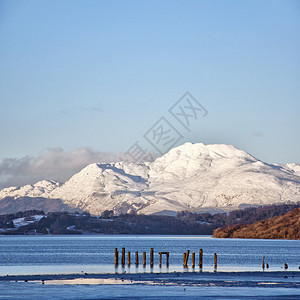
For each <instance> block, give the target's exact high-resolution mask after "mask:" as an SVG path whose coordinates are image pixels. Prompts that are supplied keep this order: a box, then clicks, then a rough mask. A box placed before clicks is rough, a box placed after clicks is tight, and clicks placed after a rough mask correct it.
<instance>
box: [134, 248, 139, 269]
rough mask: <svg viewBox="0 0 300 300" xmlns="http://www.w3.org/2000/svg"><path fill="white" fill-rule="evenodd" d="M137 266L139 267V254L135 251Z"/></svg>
mask: <svg viewBox="0 0 300 300" xmlns="http://www.w3.org/2000/svg"><path fill="white" fill-rule="evenodd" d="M135 264H136V265H137V266H138V265H139V252H138V251H135Z"/></svg>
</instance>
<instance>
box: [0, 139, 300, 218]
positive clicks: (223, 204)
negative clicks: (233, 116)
mask: <svg viewBox="0 0 300 300" xmlns="http://www.w3.org/2000/svg"><path fill="white" fill-rule="evenodd" d="M299 169H300V165H298V164H288V165H277V164H268V163H265V162H262V161H260V160H258V159H256V158H255V157H253V156H251V155H250V154H248V153H247V152H245V151H242V150H240V149H237V148H235V147H234V146H232V145H224V144H213V145H204V144H202V143H197V144H191V143H185V144H183V145H181V146H178V147H176V148H173V149H171V150H170V151H169V152H168V153H166V154H164V155H163V156H161V157H159V158H157V159H156V160H155V161H154V162H145V163H135V162H127V161H121V162H115V163H94V164H90V165H88V166H86V167H85V168H83V169H82V170H81V171H80V172H78V173H76V174H74V175H73V176H72V177H71V178H70V180H68V181H66V182H65V183H58V182H55V181H45V180H43V181H40V182H38V183H36V184H35V185H26V186H24V187H21V188H16V187H11V188H6V189H3V190H2V191H0V199H3V198H5V197H13V198H14V199H16V200H17V199H18V198H19V197H43V198H48V199H61V200H62V201H63V203H64V204H66V205H68V206H70V207H73V208H78V209H80V210H83V211H87V212H89V213H91V214H94V215H100V214H101V213H102V212H103V211H104V210H113V211H114V212H115V214H121V213H144V214H152V213H159V212H162V211H174V212H177V211H182V210H190V211H200V210H205V209H211V208H216V209H223V210H233V209H236V208H238V207H239V206H241V205H264V204H273V203H285V202H287V201H291V202H297V201H300V176H299V175H300V174H299ZM0 211H1V200H0Z"/></svg>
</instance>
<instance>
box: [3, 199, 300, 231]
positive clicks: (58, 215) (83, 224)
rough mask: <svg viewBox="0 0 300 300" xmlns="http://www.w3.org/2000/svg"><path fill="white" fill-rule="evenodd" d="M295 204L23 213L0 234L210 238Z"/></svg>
mask: <svg viewBox="0 0 300 300" xmlns="http://www.w3.org/2000/svg"><path fill="white" fill-rule="evenodd" d="M299 206H300V203H297V204H281V205H269V206H261V207H255V208H254V207H251V208H246V209H244V210H237V211H232V212H230V213H228V214H226V213H219V214H214V215H212V214H210V213H202V214H195V213H191V212H188V211H183V212H180V213H178V214H177V215H176V216H162V215H141V214H139V215H138V214H122V215H119V216H114V213H113V211H112V210H110V211H108V210H106V211H104V212H103V214H102V215H101V217H97V216H91V215H90V214H88V213H79V212H74V213H68V212H48V213H47V214H46V213H45V212H44V211H42V210H30V211H22V212H18V213H14V214H4V215H0V234H6V235H7V234H13V235H14V234H89V233H92V234H98V233H100V234H182V235H184V234H188V235H190V234H194V235H211V234H212V233H213V230H214V229H216V228H219V227H221V226H227V225H234V224H237V223H238V222H239V223H243V224H250V223H253V222H255V221H260V220H265V219H267V218H270V217H274V216H279V215H283V214H286V213H287V212H290V211H291V210H292V209H295V208H296V207H299Z"/></svg>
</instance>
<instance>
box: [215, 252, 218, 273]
mask: <svg viewBox="0 0 300 300" xmlns="http://www.w3.org/2000/svg"><path fill="white" fill-rule="evenodd" d="M214 261H215V269H217V267H218V256H217V253H214Z"/></svg>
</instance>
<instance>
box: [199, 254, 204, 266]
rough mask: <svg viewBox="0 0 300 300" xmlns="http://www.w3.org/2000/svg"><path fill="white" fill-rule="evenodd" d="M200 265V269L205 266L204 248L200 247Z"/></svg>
mask: <svg viewBox="0 0 300 300" xmlns="http://www.w3.org/2000/svg"><path fill="white" fill-rule="evenodd" d="M199 267H200V269H202V267H203V249H200V253H199Z"/></svg>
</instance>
